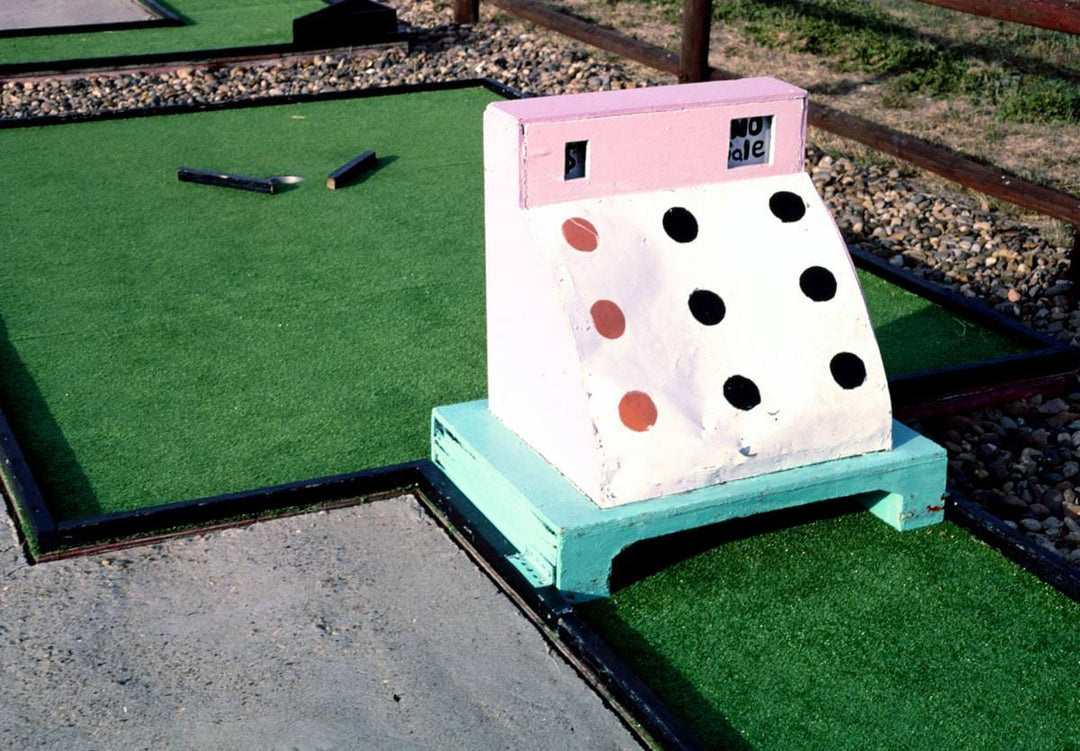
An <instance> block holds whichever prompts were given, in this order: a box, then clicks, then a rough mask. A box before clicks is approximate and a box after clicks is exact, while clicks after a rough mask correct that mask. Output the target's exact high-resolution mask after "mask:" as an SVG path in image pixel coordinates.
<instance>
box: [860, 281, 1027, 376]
mask: <svg viewBox="0 0 1080 751" xmlns="http://www.w3.org/2000/svg"><path fill="white" fill-rule="evenodd" d="M859 282H860V284H861V285H862V288H863V295H864V296H865V297H866V301H867V307H868V308H869V310H870V319H871V321H872V323H873V326H874V334H875V336H876V337H877V340H878V346H879V347H880V348H881V356H882V359H883V360H884V362H885V372H886V373H888V374H889V375H890V376H898V375H905V374H907V373H917V372H921V371H926V370H937V369H939V368H945V367H949V366H952V365H960V364H962V363H971V362H982V361H984V360H990V359H993V358H995V357H1004V356H1006V355H1014V354H1019V353H1021V352H1025V351H1029V350H1028V348H1026V347H1025V346H1023V345H1022V344H1020V343H1019V342H1017V341H1015V340H1012V339H1010V338H1009V337H1006V336H1002V335H1001V334H997V333H995V332H993V331H991V330H989V329H986V328H983V327H981V326H977V325H975V324H973V323H972V322H971V321H967V320H964V319H963V318H961V317H960V316H958V315H955V314H952V313H950V312H949V311H947V310H945V309H944V308H942V307H939V306H937V305H933V304H931V303H930V302H929V301H927V300H926V299H925V298H922V297H919V296H918V295H915V294H913V293H911V292H907V291H906V290H904V289H901V288H900V287H898V286H896V285H895V284H890V283H889V282H887V281H885V280H883V279H882V278H881V277H878V276H875V275H873V274H871V273H870V272H868V271H859Z"/></svg>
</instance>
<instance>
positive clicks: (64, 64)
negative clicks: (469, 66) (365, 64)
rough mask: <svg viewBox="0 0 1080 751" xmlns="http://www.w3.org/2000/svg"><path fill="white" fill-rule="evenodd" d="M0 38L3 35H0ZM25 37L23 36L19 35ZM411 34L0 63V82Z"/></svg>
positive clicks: (385, 41) (256, 55)
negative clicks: (312, 43)
mask: <svg viewBox="0 0 1080 751" xmlns="http://www.w3.org/2000/svg"><path fill="white" fill-rule="evenodd" d="M183 23H184V21H183V20H182V19H181V21H180V23H179V24H172V23H170V24H156V25H158V26H164V25H169V26H176V25H183ZM86 28H87V27H75V28H74V29H73V31H81V30H82V31H85V30H86ZM0 36H3V35H2V34H0ZM20 36H25V35H20ZM415 36H416V35H415V33H414V32H413V31H411V30H410V29H409V28H408V27H404V26H402V24H401V23H399V24H398V30H397V31H396V32H394V33H392V34H386V35H384V36H383V37H381V38H379V39H376V40H371V41H367V42H364V43H363V44H357V45H351V46H348V47H333V48H329V49H324V48H322V47H312V46H308V45H302V44H296V43H294V42H279V43H277V44H256V45H245V46H240V47H216V48H212V49H200V50H182V51H178V52H148V53H141V54H134V55H113V56H111V57H72V58H66V59H63V60H45V61H31V62H24V63H0V79H3V78H14V77H16V76H30V75H34V76H38V75H46V74H62V73H80V72H81V73H91V72H110V73H115V72H117V71H120V70H122V69H138V68H150V67H156V66H162V65H171V64H182V63H206V62H212V63H215V64H220V63H225V62H231V61H238V62H239V61H243V60H246V59H254V60H260V59H272V58H275V57H281V56H285V55H297V54H304V53H309V54H316V53H320V52H322V53H335V52H341V51H343V50H359V49H363V50H367V49H378V48H379V47H384V46H388V45H398V44H408V45H409V46H410V48H411V46H412V43H413V40H414V39H415Z"/></svg>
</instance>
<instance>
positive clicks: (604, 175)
mask: <svg viewBox="0 0 1080 751" xmlns="http://www.w3.org/2000/svg"><path fill="white" fill-rule="evenodd" d="M805 121H806V93H805V92H804V91H802V90H801V89H798V88H796V87H793V86H790V85H788V84H785V83H782V82H780V81H777V80H774V79H769V78H755V79H745V80H741V81H725V82H710V83H702V84H692V85H683V86H671V87H659V88H651V89H636V90H629V91H617V92H599V93H594V94H584V95H576V96H566V97H550V98H544V99H523V100H519V101H513V102H500V103H497V104H493V105H491V106H489V108H488V110H487V112H486V113H485V116H484V175H485V206H486V208H485V211H486V219H485V224H486V253H487V255H486V258H487V261H486V263H487V320H488V403H489V409H490V411H491V413H492V414H493V415H495V417H497V418H498V419H499V420H500V421H501V422H502V423H503V424H504V425H505V426H506V427H508V428H509V429H510V430H512V431H513V432H514V433H515V434H517V436H519V437H520V438H521V439H522V440H523V441H524V442H525V443H526V444H527V445H528V446H530V447H531V448H532V449H533V450H534V451H536V452H537V453H538V454H539V455H540V456H542V457H543V458H544V459H545V460H546V461H547V462H549V463H550V464H551V465H552V466H553V467H554V468H555V469H557V470H558V471H559V472H560V473H562V474H563V475H564V476H565V477H566V478H567V479H568V480H569V481H570V482H571V483H573V485H574V486H576V487H577V488H578V489H579V490H580V491H581V492H582V493H583V494H584V495H585V496H587V497H588V498H589V499H591V500H592V501H593V502H594V503H595V504H597V505H598V506H601V507H613V506H618V505H621V504H626V503H629V502H633V501H640V500H643V499H648V498H655V497H658V496H665V495H670V494H673V493H681V492H684V491H689V490H693V489H696V488H700V487H704V486H707V485H713V484H716V483H721V482H726V481H729V480H734V479H738V478H746V477H751V476H755V475H760V474H766V473H771V472H775V471H778V470H783V469H789V468H793V467H800V466H804V465H809V464H815V463H819V462H825V461H829V460H833V459H839V458H843V457H850V456H857V455H861V454H866V453H869V452H875V451H882V450H887V449H889V448H890V447H891V440H892V428H893V426H892V419H891V408H890V402H889V393H888V387H887V383H886V376H885V371H884V368H883V366H882V362H881V356H880V354H879V352H878V347H877V343H876V341H875V339H874V334H873V331H872V329H871V326H870V321H869V317H868V315H867V311H866V305H865V303H864V301H863V298H862V291H861V289H860V287H859V283H858V280H857V277H856V275H855V270H854V267H853V266H852V263H851V260H850V258H849V256H848V253H847V249H846V246H845V245H844V243H843V241H842V239H841V237H840V234H839V232H838V231H837V229H836V226H835V223H834V222H833V220H832V218H831V216H830V215H829V212H828V210H827V209H826V207H825V205H824V203H823V201H822V200H821V198H820V197H819V196H818V194H817V192H816V190H815V189H814V186H813V183H812V182H811V181H810V179H809V177H808V176H807V175H806V174H805V173H804V172H803V169H802V168H803V153H804V145H805Z"/></svg>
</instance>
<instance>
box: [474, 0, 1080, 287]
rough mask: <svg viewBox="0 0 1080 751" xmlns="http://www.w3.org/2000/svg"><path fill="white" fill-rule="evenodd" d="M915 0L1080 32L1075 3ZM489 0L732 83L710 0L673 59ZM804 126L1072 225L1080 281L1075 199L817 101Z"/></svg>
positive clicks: (525, 2)
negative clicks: (712, 56) (712, 54)
mask: <svg viewBox="0 0 1080 751" xmlns="http://www.w3.org/2000/svg"><path fill="white" fill-rule="evenodd" d="M919 1H920V2H925V3H929V4H933V5H942V6H945V7H954V6H955V7H956V9H958V10H964V11H965V12H970V13H979V14H980V15H987V16H992V17H994V18H999V17H1004V16H1005V15H1008V18H1007V19H1006V20H1015V21H1016V22H1018V23H1031V24H1032V25H1036V26H1043V27H1045V28H1054V29H1056V30H1059V31H1066V30H1070V29H1074V28H1075V29H1078V30H1080V9H1078V4H1080V0H1026V2H1024V3H1017V4H1013V3H1012V2H1010V0H919ZM489 2H491V4H492V5H494V6H495V7H497V8H500V9H502V10H504V11H506V12H508V13H510V14H512V15H515V16H518V17H519V18H523V19H525V20H527V21H531V22H533V23H535V24H538V25H540V26H543V27H545V28H548V29H551V30H553V31H556V32H558V33H560V34H563V35H564V36H568V37H571V38H572V39H577V40H578V41H581V42H585V43H586V44H589V45H592V46H593V47H598V48H599V49H602V50H606V51H608V52H613V53H615V54H617V55H621V56H622V57H625V58H628V59H630V60H633V61H635V62H638V63H641V64H643V65H646V66H648V67H650V68H654V69H656V70H659V71H662V72H664V73H669V74H671V75H674V76H677V77H678V80H679V81H681V82H690V81H703V80H724V79H731V78H738V76H737V75H736V74H734V73H731V72H729V71H726V70H722V69H719V68H713V67H710V66H709V64H708V56H709V31H710V27H711V23H712V0H683V25H682V48H681V50H680V54H678V55H676V54H675V53H674V52H671V51H669V50H666V49H664V48H663V47H658V46H656V45H654V44H649V43H648V42H642V41H640V40H638V39H633V38H631V37H629V36H627V35H625V34H623V33H621V32H618V31H615V30H613V29H607V28H604V27H601V26H598V25H596V24H593V23H590V22H588V21H584V20H581V19H579V18H575V17H573V16H570V15H567V14H565V13H562V12H560V11H557V10H554V9H552V8H550V7H547V6H545V5H543V4H542V3H539V2H536V1H535V0H489ZM960 6H963V7H960ZM1021 6H1023V8H1022V9H1021ZM478 14H479V0H455V5H454V16H455V20H456V21H457V22H458V23H475V22H476V21H477V20H478ZM995 14H996V15H995ZM1022 19H1026V20H1022ZM1051 24H1054V25H1051ZM1073 33H1076V32H1073ZM807 121H808V122H809V124H810V125H812V126H813V127H816V128H820V129H822V130H825V131H828V132H830V133H835V134H836V135H838V136H842V137H844V138H848V139H851V140H852V141H856V142H858V143H861V144H864V145H866V146H869V147H871V148H874V149H877V150H879V151H882V152H884V153H886V154H889V155H890V156H893V157H895V158H897V159H900V160H902V161H905V162H909V163H911V164H914V165H916V166H918V167H921V168H922V169H925V170H928V171H930V172H933V173H935V174H937V175H941V176H942V177H944V178H946V179H948V180H951V181H953V182H957V183H959V184H961V185H964V186H966V187H968V188H972V189H974V190H977V191H979V192H981V193H985V194H986V195H990V196H993V197H995V198H999V199H1001V200H1003V201H1007V202H1009V203H1012V204H1014V205H1017V206H1021V207H1023V208H1026V209H1030V210H1032V211H1036V212H1038V213H1040V214H1044V215H1046V216H1050V217H1053V218H1055V219H1060V220H1061V221H1064V222H1067V223H1069V224H1071V225H1073V227H1074V229H1075V233H1074V234H1075V240H1074V244H1073V250H1072V254H1071V256H1070V259H1071V262H1070V268H1069V271H1068V278H1069V279H1071V280H1072V281H1073V282H1077V283H1080V197H1077V196H1073V195H1069V194H1068V193H1063V192H1061V191H1058V190H1054V189H1052V188H1047V187H1046V186H1043V185H1038V184H1036V183H1033V182H1030V181H1028V180H1024V179H1022V178H1020V177H1018V176H1016V175H1012V174H1010V173H1008V172H1005V171H1004V170H1002V169H1000V168H999V167H994V166H991V165H986V164H981V163H979V162H976V161H974V160H972V159H969V158H967V157H965V156H963V155H962V154H959V153H957V152H955V151H953V150H951V149H947V148H944V147H941V146H935V145H934V144H931V143H928V142H926V141H923V140H921V139H919V138H916V137H914V136H910V135H907V134H905V133H901V132H900V131H897V130H893V129H892V128H888V127H886V126H884V125H881V124H879V123H875V122H873V121H871V120H867V119H866V118H862V117H859V116H857V115H851V114H848V113H845V112H841V111H840V110H837V109H834V108H832V107H829V106H826V105H824V104H820V103H817V102H811V103H810V106H809V112H808V114H807Z"/></svg>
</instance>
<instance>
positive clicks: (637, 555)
mask: <svg viewBox="0 0 1080 751" xmlns="http://www.w3.org/2000/svg"><path fill="white" fill-rule="evenodd" d="M864 511H866V507H865V506H863V505H862V504H861V503H859V501H858V499H857V498H855V497H849V498H839V499H836V500H832V501H821V502H819V503H811V504H807V505H805V506H797V507H795V508H788V509H781V510H779V511H771V512H769V513H766V514H755V515H754V516H747V517H743V518H741V519H732V520H730V521H725V522H721V523H719V524H712V525H709V526H707V527H699V528H697V529H690V530H687V531H685V532H677V533H675V534H672V535H665V536H664V537H655V538H653V539H651V540H643V541H641V542H639V543H635V544H634V545H631V546H630V547H628V548H626V549H625V550H623V551H622V552H621V553H619V555H618V556H616V557H615V561H614V562H613V564H612V572H611V591H612V592H615V591H617V590H618V589H621V588H622V587H626V586H628V585H630V584H633V583H634V582H636V581H638V580H640V579H644V578H646V577H648V576H651V575H652V574H655V573H657V572H659V571H662V570H663V569H665V568H668V567H669V566H672V565H674V564H676V563H679V562H681V561H684V560H686V559H688V558H693V557H694V556H695V555H698V554H699V553H704V552H705V551H706V550H710V549H711V548H715V547H717V546H719V545H723V544H725V543H729V542H734V541H736V540H745V539H747V538H749V537H754V536H755V535H760V534H767V533H769V532H777V531H780V530H783V529H790V528H792V527H799V526H802V525H804V524H810V523H812V522H817V521H822V520H825V519H835V518H838V517H841V516H846V515H847V514H853V513H861V512H864ZM883 523H884V522H883Z"/></svg>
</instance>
